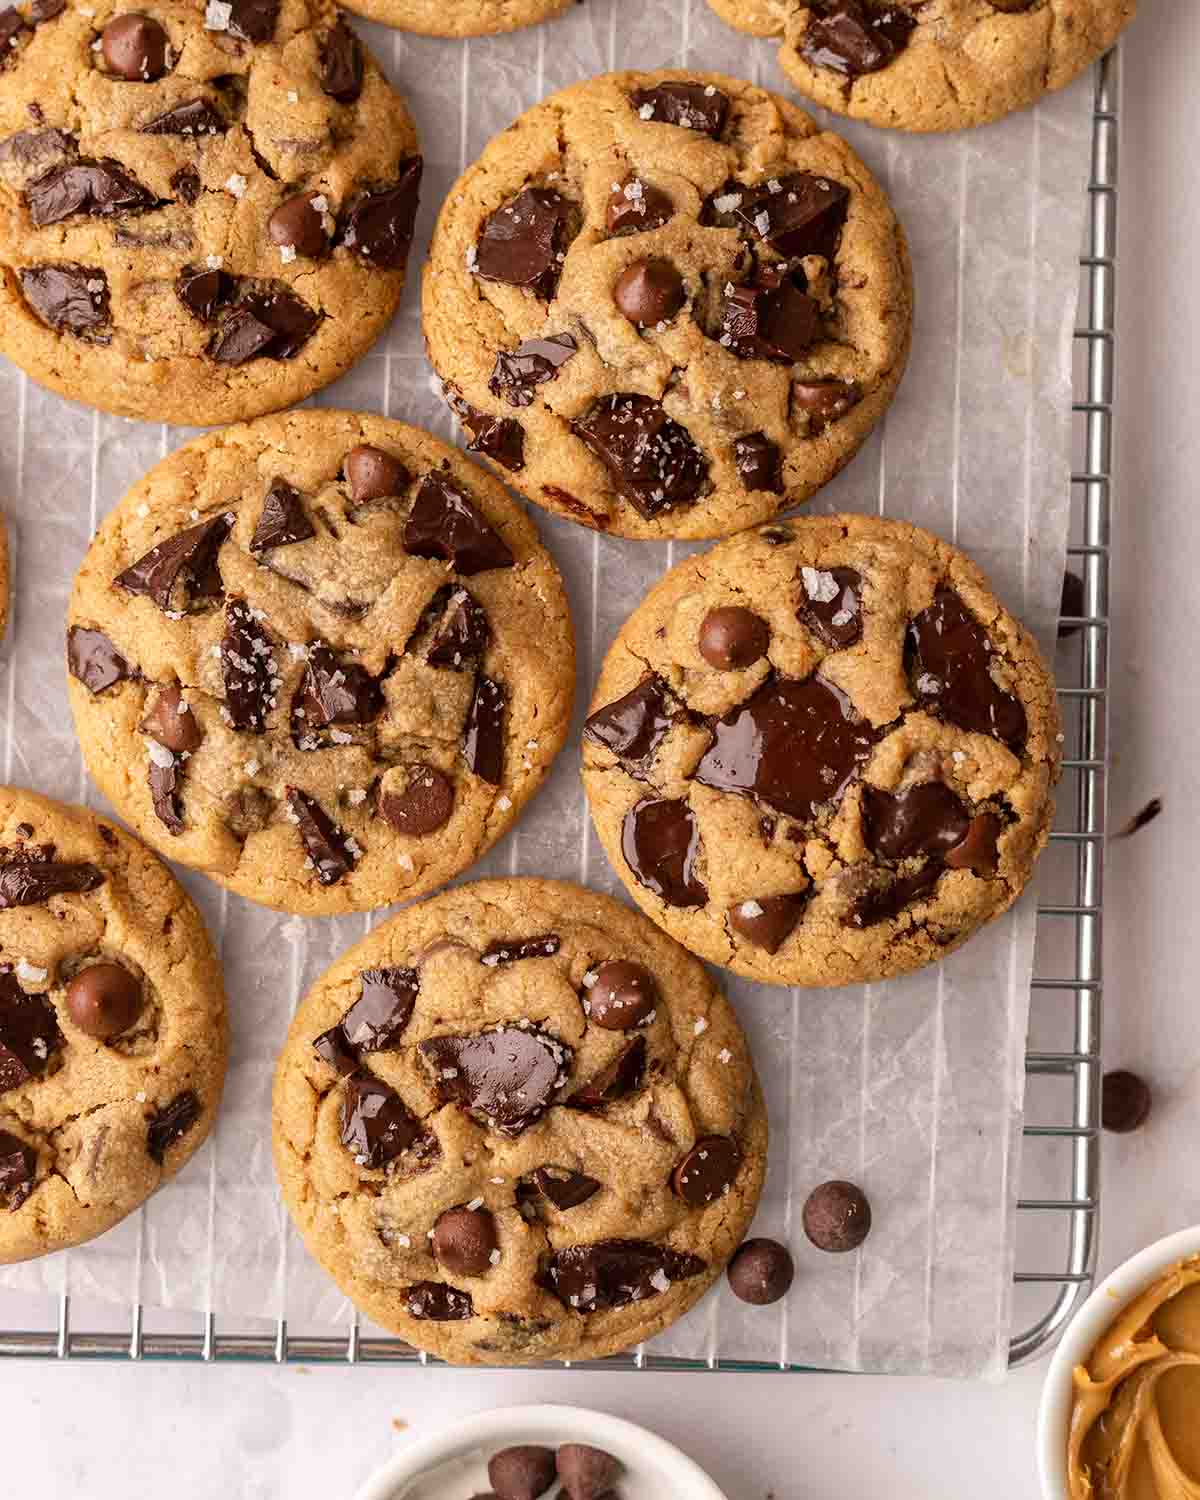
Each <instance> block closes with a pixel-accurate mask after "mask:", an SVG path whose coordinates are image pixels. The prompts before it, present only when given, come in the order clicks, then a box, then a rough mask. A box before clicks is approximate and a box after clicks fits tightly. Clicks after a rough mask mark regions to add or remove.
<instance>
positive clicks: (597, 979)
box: [584, 958, 658, 1031]
mask: <svg viewBox="0 0 1200 1500" xmlns="http://www.w3.org/2000/svg"><path fill="white" fill-rule="evenodd" d="M590 978H591V983H590V986H589V987H588V990H587V993H586V995H585V996H584V1009H585V1010H586V1012H587V1017H588V1020H589V1021H591V1023H592V1025H593V1026H599V1027H601V1028H602V1029H603V1030H604V1031H632V1030H633V1028H634V1027H635V1026H641V1025H642V1024H643V1023H644V1022H646V1021H649V1020H650V1018H651V1017H652V1016H653V1015H654V1011H655V1008H656V1006H657V1005H658V985H657V984H655V982H654V975H653V974H651V972H650V970H649V969H645V968H643V967H642V965H641V964H635V963H634V962H633V961H632V959H628V958H610V959H609V960H608V961H607V962H606V963H602V964H601V965H600V966H599V968H598V969H597V970H596V972H595V974H594V975H592V976H590ZM584 982H585V984H586V983H587V980H586V979H585V981H584Z"/></svg>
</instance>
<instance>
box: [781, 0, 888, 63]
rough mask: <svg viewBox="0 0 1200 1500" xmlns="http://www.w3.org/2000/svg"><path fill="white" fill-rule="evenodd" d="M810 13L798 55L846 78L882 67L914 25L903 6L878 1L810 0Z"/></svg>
mask: <svg viewBox="0 0 1200 1500" xmlns="http://www.w3.org/2000/svg"><path fill="white" fill-rule="evenodd" d="M810 11H811V14H810V17H809V23H808V30H807V31H806V32H805V34H804V39H803V41H802V42H801V44H800V56H801V57H803V58H804V60H805V62H809V63H811V64H812V65H813V67H814V68H828V69H830V70H831V71H832V72H834V73H840V74H841V75H842V76H843V77H844V78H848V79H851V80H853V79H855V78H861V77H862V76H863V74H864V73H878V72H879V70H880V69H881V68H886V67H887V65H888V64H889V63H890V62H893V61H894V60H895V59H896V58H897V57H898V56H899V54H900V53H901V52H903V51H904V49H905V47H907V46H908V41H909V37H910V35H911V33H912V30H913V28H914V27H915V26H916V24H917V21H916V17H915V16H913V15H911V14H910V13H909V12H908V10H907V9H906V8H905V7H904V6H903V5H889V4H879V3H878V0H811V3H810Z"/></svg>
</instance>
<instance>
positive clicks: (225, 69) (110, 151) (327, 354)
mask: <svg viewBox="0 0 1200 1500" xmlns="http://www.w3.org/2000/svg"><path fill="white" fill-rule="evenodd" d="M420 180H421V158H420V157H419V156H418V154H417V137H416V132H415V130H414V128H413V124H412V121H411V119H410V118H409V115H408V112H407V110H406V109H405V107H404V105H403V103H402V102H401V100H400V99H399V97H398V96H397V95H396V93H395V92H394V91H393V90H392V88H391V87H390V85H389V84H388V83H387V81H386V80H385V78H384V77H383V74H382V73H381V72H380V71H379V68H378V67H377V66H376V64H375V62H374V61H373V59H372V58H371V56H370V54H369V53H368V52H367V51H366V50H365V48H364V47H363V46H362V44H361V43H360V42H359V40H358V38H357V37H356V36H355V34H354V32H353V31H352V30H351V28H350V27H349V26H348V25H347V23H346V22H345V20H343V19H342V18H341V17H340V14H339V12H338V11H337V10H336V8H335V7H334V6H333V5H331V4H329V3H327V0H208V3H207V5H206V4H205V3H204V0H154V3H153V4H152V5H150V6H149V8H147V9H136V8H122V4H121V3H120V0H94V3H93V4H90V5H84V4H82V3H78V0H70V3H68V0H29V3H28V4H27V3H26V0H21V5H20V7H19V8H18V7H13V6H10V7H9V8H8V9H7V10H0V351H2V352H3V353H5V354H7V355H8V357H9V358H10V359H12V360H13V361H14V362H15V363H16V364H18V365H20V366H21V368H22V369H24V370H26V371H27V372H28V373H29V374H30V375H31V376H33V378H34V379H35V380H38V381H40V382H41V383H42V384H43V385H47V386H49V387H50V388H51V389H52V390H54V391H57V392H59V394H60V395H63V396H69V397H71V398H72V399H73V400H77V401H84V402H88V403H90V404H91V405H94V406H100V407H103V408H104V409H105V410H106V411H113V412H117V413H119V414H120V415H122V416H128V417H141V418H144V419H146V420H148V421H160V420H161V421H167V422H181V423H187V424H188V425H192V426H194V425H201V426H205V425H209V424H213V423H218V422H229V421H235V420H238V419H240V418H244V417H252V416H255V415H257V414H258V413H260V412H266V411H276V410H278V409H280V408H281V407H285V406H290V405H292V404H293V403H295V402H298V401H301V400H303V399H304V397H306V396H308V395H310V394H311V393H312V392H313V391H315V390H318V389H320V387H321V386H324V385H328V383H329V382H330V381H331V380H335V379H336V378H337V377H338V376H339V375H341V374H342V373H343V372H344V371H346V370H347V369H349V368H350V366H351V365H352V364H353V363H354V362H355V360H357V359H358V358H359V357H360V356H361V355H362V354H364V353H365V352H366V350H367V349H368V348H369V347H370V345H371V344H372V342H373V341H374V340H375V338H376V337H377V336H378V334H379V333H380V332H381V330H382V329H383V327H384V325H385V324H386V323H387V321H388V319H389V318H390V317H391V315H392V313H393V312H394V310H395V308H396V304H397V303H398V302H399V300H400V293H401V290H402V289H403V286H404V271H405V262H406V260H407V258H408V250H409V245H410V243H411V240H412V232H413V219H414V216H415V214H416V211H417V194H418V188H419V185H420Z"/></svg>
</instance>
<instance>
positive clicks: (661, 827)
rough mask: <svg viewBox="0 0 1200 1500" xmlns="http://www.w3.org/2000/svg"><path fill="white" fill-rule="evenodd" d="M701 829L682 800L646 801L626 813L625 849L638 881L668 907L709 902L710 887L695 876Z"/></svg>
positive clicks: (626, 861)
mask: <svg viewBox="0 0 1200 1500" xmlns="http://www.w3.org/2000/svg"><path fill="white" fill-rule="evenodd" d="M700 848H701V846H700V829H699V826H698V824H697V823H696V819H695V815H694V814H693V812H692V810H691V808H690V807H689V806H688V804H687V803H686V802H685V801H683V800H681V799H674V798H661V799H653V798H651V799H645V800H643V801H641V802H639V803H638V804H637V805H636V806H635V807H632V808H630V810H629V812H627V813H626V814H625V822H624V824H623V825H622V828H621V852H622V854H623V855H624V857H625V863H626V864H627V865H628V866H629V869H630V871H631V873H632V874H633V877H634V879H635V880H636V881H637V882H638V884H639V885H644V886H645V887H646V889H647V890H650V891H653V892H654V894H655V895H656V896H657V897H659V899H660V900H662V901H664V902H666V904H667V905H668V906H704V905H705V904H706V903H707V901H708V891H707V890H706V889H705V887H704V885H703V884H702V883H701V881H700V878H699V876H698V875H697V874H696V863H697V860H698V859H699V857H700Z"/></svg>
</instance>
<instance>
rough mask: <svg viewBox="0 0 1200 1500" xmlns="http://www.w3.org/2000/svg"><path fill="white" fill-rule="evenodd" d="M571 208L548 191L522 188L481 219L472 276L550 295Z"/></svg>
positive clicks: (554, 286) (556, 280)
mask: <svg viewBox="0 0 1200 1500" xmlns="http://www.w3.org/2000/svg"><path fill="white" fill-rule="evenodd" d="M569 214H570V205H569V204H568V203H567V200H566V199H565V198H563V197H562V196H561V195H560V194H558V193H556V192H553V191H552V190H551V189H550V188H524V189H523V190H522V191H521V192H520V193H518V194H517V196H516V197H515V198H513V199H512V200H511V201H510V202H508V203H503V204H501V206H500V207H499V208H498V209H496V211H495V212H494V213H492V214H489V215H488V217H487V218H486V219H485V220H484V224H483V229H482V231H481V232H480V235H479V242H478V244H477V245H476V247H475V263H474V265H473V267H472V269H473V270H474V272H475V274H476V275H477V276H482V277H483V279H484V280H485V281H502V282H504V283H505V284H506V285H508V286H527V287H529V288H530V289H531V290H532V291H534V292H536V293H537V295H538V296H539V297H542V298H544V299H545V300H546V301H547V302H548V301H549V300H550V299H551V298H552V297H553V296H554V292H555V288H556V287H557V286H558V278H559V273H560V272H561V270H562V265H561V262H560V260H559V255H560V254H561V253H562V251H563V250H564V249H565V245H564V243H563V242H564V241H565V239H566V231H567V219H568V217H569Z"/></svg>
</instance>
